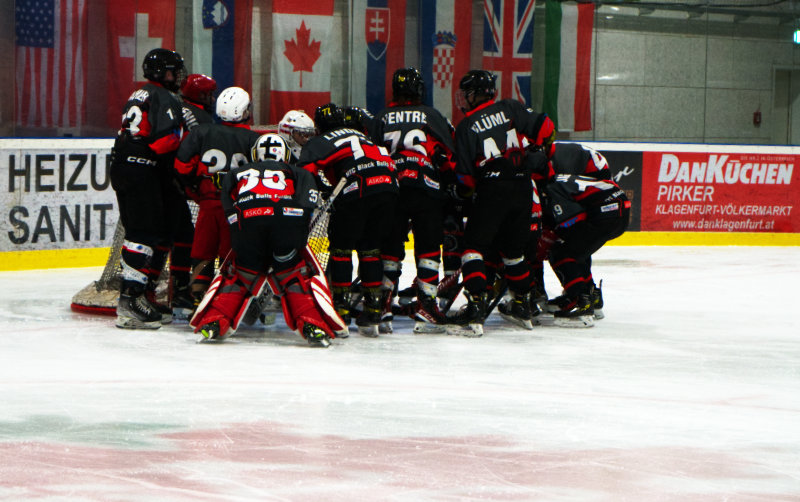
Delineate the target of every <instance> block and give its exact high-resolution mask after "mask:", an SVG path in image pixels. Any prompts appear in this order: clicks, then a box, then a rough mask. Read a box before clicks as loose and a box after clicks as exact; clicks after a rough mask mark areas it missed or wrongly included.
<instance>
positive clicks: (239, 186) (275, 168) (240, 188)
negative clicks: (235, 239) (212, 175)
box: [222, 160, 319, 226]
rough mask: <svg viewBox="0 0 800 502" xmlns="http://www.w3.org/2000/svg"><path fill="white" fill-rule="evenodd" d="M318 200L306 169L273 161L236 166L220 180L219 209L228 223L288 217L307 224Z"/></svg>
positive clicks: (312, 179) (313, 181)
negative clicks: (220, 198) (220, 204)
mask: <svg viewBox="0 0 800 502" xmlns="http://www.w3.org/2000/svg"><path fill="white" fill-rule="evenodd" d="M318 199H319V193H318V192H317V190H316V181H315V180H314V177H313V176H312V175H311V174H310V173H309V172H308V171H305V170H303V169H300V168H299V167H295V166H290V165H288V164H284V163H283V162H277V161H274V160H266V161H263V162H254V163H251V164H245V165H242V166H240V167H236V168H234V169H232V170H231V171H230V172H228V173H227V174H225V175H224V177H223V179H222V208H223V210H224V211H225V215H226V216H227V217H228V223H229V224H231V225H240V226H241V222H242V221H244V220H246V219H248V218H261V217H263V218H291V219H293V220H298V222H300V221H302V222H303V224H304V225H306V226H308V223H309V221H310V219H311V214H312V213H313V211H314V208H315V207H316V206H317V201H318Z"/></svg>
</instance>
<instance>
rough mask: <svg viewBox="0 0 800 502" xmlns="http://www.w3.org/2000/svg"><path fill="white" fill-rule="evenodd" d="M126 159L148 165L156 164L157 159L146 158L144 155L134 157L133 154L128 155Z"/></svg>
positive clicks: (133, 162) (132, 162)
mask: <svg viewBox="0 0 800 502" xmlns="http://www.w3.org/2000/svg"><path fill="white" fill-rule="evenodd" d="M125 160H127V161H128V162H130V163H131V164H145V165H147V166H154V165H156V161H155V160H152V159H146V158H144V157H134V156H133V155H130V156H128V158H127V159H125Z"/></svg>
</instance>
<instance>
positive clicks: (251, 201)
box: [190, 134, 346, 347]
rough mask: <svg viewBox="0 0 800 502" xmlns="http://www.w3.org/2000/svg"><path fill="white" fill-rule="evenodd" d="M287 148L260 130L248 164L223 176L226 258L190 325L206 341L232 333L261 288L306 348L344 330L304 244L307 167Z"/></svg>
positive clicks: (312, 199) (310, 206) (311, 196)
mask: <svg viewBox="0 0 800 502" xmlns="http://www.w3.org/2000/svg"><path fill="white" fill-rule="evenodd" d="M289 153H290V150H289V147H288V145H287V144H286V142H285V140H284V139H283V138H282V137H281V136H279V135H278V134H265V135H263V136H261V137H259V138H258V140H257V141H256V143H255V146H253V149H252V152H251V156H252V158H253V160H254V163H252V164H245V165H242V166H240V167H238V168H235V169H232V170H231V171H230V173H228V174H227V175H225V177H224V179H223V182H222V205H223V209H224V210H225V214H226V215H227V217H228V223H229V225H230V230H231V244H232V248H233V251H232V253H231V254H232V260H231V263H230V264H227V263H226V264H225V265H223V267H221V269H220V273H219V274H218V275H217V277H215V278H214V280H213V281H212V283H211V286H210V287H209V290H208V292H207V293H206V295H205V297H204V298H203V300H202V302H201V303H200V305H199V306H198V308H197V312H196V313H195V315H194V316H193V317H192V320H191V322H190V324H191V325H192V326H193V327H194V328H195V332H198V331H199V332H201V333H202V334H203V336H204V337H205V338H206V339H222V338H225V337H227V336H229V335H230V334H231V333H233V332H235V331H236V329H237V327H238V326H239V322H240V321H241V319H242V318H243V317H244V315H245V313H246V312H247V310H248V307H249V305H250V303H251V302H253V301H254V299H255V298H257V297H258V296H259V295H260V294H261V293H262V292H263V290H264V288H265V287H267V285H268V286H269V287H270V288H271V289H272V291H273V292H274V293H275V294H276V295H278V296H280V298H281V304H282V307H283V314H284V318H285V319H286V324H287V326H289V328H291V329H293V330H296V331H297V332H298V333H300V335H301V336H302V337H303V338H305V339H306V340H307V341H308V343H309V345H312V346H322V347H327V346H328V345H330V339H331V338H335V333H336V331H340V330H344V329H346V325H345V324H344V322H343V321H342V319H341V318H340V317H339V316H338V315H337V314H336V310H335V309H334V308H333V304H332V301H331V298H330V291H329V289H328V285H327V282H326V281H325V278H324V275H323V273H322V271H321V270H320V267H319V265H318V264H317V262H316V259H315V258H314V255H313V253H311V251H309V250H308V248H307V247H306V242H307V240H308V224H309V221H310V218H311V213H312V212H313V210H314V208H315V207H316V202H317V197H318V193H317V191H316V189H315V186H316V182H315V180H314V177H313V176H312V175H311V174H310V173H309V172H307V171H304V170H302V169H299V168H295V167H292V166H289V165H288V164H286V160H287V159H288V156H289ZM226 262H227V260H226Z"/></svg>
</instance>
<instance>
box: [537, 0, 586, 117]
mask: <svg viewBox="0 0 800 502" xmlns="http://www.w3.org/2000/svg"><path fill="white" fill-rule="evenodd" d="M593 27H594V3H593V2H589V3H572V2H570V3H566V2H564V3H562V2H559V1H558V0H547V2H546V4H545V63H544V99H543V106H542V108H543V111H544V112H545V113H547V115H548V116H549V117H550V118H551V119H552V120H553V122H555V124H556V128H557V129H558V130H559V131H589V130H591V129H592V103H591V92H590V91H591V85H590V83H591V76H592V30H593Z"/></svg>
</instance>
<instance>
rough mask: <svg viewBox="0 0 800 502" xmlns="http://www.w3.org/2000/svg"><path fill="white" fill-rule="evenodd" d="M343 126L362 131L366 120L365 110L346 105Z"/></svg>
mask: <svg viewBox="0 0 800 502" xmlns="http://www.w3.org/2000/svg"><path fill="white" fill-rule="evenodd" d="M342 113H344V126H345V127H349V128H351V129H355V130H356V131H363V130H364V124H365V123H366V122H367V120H368V116H367V112H366V111H364V109H363V108H360V107H358V106H348V107H347V108H345V109H344V110H342Z"/></svg>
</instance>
